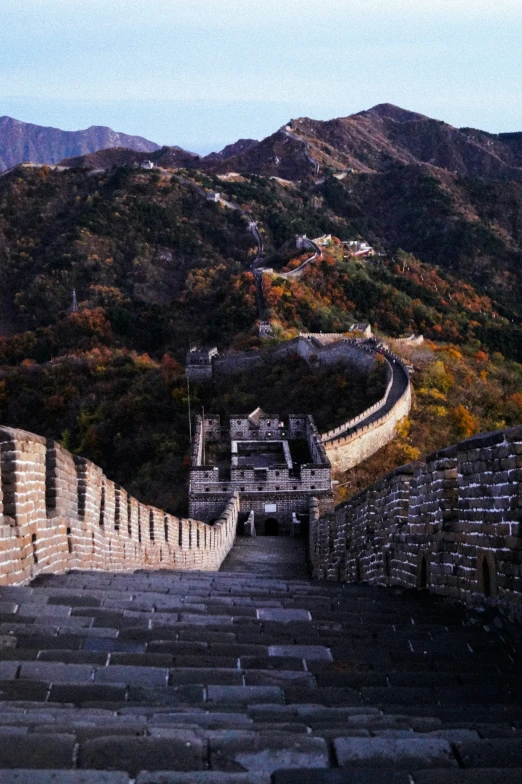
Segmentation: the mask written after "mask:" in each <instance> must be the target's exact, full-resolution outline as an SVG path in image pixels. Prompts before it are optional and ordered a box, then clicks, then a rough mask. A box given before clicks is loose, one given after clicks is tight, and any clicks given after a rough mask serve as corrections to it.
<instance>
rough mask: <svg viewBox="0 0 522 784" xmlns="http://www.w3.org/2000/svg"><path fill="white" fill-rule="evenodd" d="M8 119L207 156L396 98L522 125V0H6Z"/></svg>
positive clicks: (470, 119)
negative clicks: (304, 120)
mask: <svg viewBox="0 0 522 784" xmlns="http://www.w3.org/2000/svg"><path fill="white" fill-rule="evenodd" d="M0 30H1V39H0V41H1V43H0V115H2V114H9V115H11V116H14V117H16V118H18V119H20V120H25V121H26V122H35V123H38V124H42V125H56V126H59V127H61V128H64V129H67V130H73V129H77V128H82V127H86V126H88V125H110V126H111V127H113V128H114V129H115V130H118V131H125V132H127V133H135V134H140V135H142V136H146V137H148V138H150V139H153V140H154V141H156V142H158V143H160V144H179V145H181V146H182V147H185V148H187V149H191V150H194V151H195V152H207V151H210V150H211V149H217V148H221V147H222V146H224V145H225V144H227V143H229V142H231V141H235V140H236V139H237V138H239V137H252V138H261V137H263V136H265V135H267V134H269V133H271V132H273V131H274V130H276V129H277V128H278V127H279V126H280V125H282V124H283V122H285V121H287V120H288V119H290V118H291V117H298V116H302V115H308V116H311V117H314V118H317V119H328V118H331V117H338V116H345V115H348V114H352V113H354V112H357V111H360V110H362V109H367V108H370V107H371V106H373V105H375V104H376V103H383V102H390V103H395V104H398V105H399V106H403V107H405V108H408V109H412V110H414V111H418V112H422V113H424V114H428V115H430V116H432V117H436V118H438V119H443V120H446V121H447V122H450V123H452V124H453V125H458V126H464V125H469V126H474V127H480V128H484V129H485V130H489V131H509V130H521V131H522V100H521V82H522V79H521V77H522V45H521V41H522V1H521V0H451V1H450V0H387V2H384V0H0Z"/></svg>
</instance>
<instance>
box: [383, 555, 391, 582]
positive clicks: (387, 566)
mask: <svg viewBox="0 0 522 784" xmlns="http://www.w3.org/2000/svg"><path fill="white" fill-rule="evenodd" d="M384 576H385V577H388V578H389V577H391V553H390V551H389V550H388V549H386V550H385V551H384Z"/></svg>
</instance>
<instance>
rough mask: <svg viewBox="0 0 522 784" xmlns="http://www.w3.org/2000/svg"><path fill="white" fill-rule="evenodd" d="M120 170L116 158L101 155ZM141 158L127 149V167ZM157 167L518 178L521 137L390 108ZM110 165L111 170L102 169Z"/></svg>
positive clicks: (300, 125) (159, 159)
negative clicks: (418, 170) (401, 170)
mask: <svg viewBox="0 0 522 784" xmlns="http://www.w3.org/2000/svg"><path fill="white" fill-rule="evenodd" d="M105 158H106V159H107V161H108V163H109V165H110V163H111V161H112V165H121V164H120V163H119V161H120V160H121V154H118V153H113V154H112V155H111V154H108V155H107V156H105ZM141 160H143V156H142V155H140V154H139V153H138V152H132V151H129V152H128V154H127V156H126V162H128V163H140V162H141ZM151 160H153V162H155V163H156V164H157V165H158V166H163V167H165V168H168V167H169V166H183V167H187V168H196V169H202V170H206V171H209V172H212V173H214V174H226V173H230V172H238V173H240V174H258V175H262V176H277V177H281V178H284V179H290V180H302V179H306V178H309V177H312V176H314V175H318V173H320V174H328V173H333V172H345V171H347V170H350V169H353V170H355V171H356V172H358V173H379V172H381V173H382V172H385V171H387V170H388V169H389V168H390V166H392V165H393V164H397V163H400V164H405V165H421V166H428V167H435V168H437V169H443V170H446V171H448V172H451V173H453V174H457V175H461V176H472V177H483V178H486V179H493V180H503V181H506V180H517V181H522V133H520V134H517V133H506V134H491V133H489V132H487V131H482V130H480V129H472V128H456V127H454V126H452V125H449V124H448V123H446V122H444V121H443V120H437V119H433V118H431V117H427V116H426V115H424V114H420V113H418V112H413V111H410V110H408V109H403V108H401V107H399V106H394V105H393V104H389V103H382V104H377V105H376V106H374V107H372V108H371V109H367V110H363V111H361V112H358V113H356V114H352V115H349V116H347V117H338V118H334V119H331V120H313V119H311V118H309V117H300V118H297V119H293V120H290V121H289V123H288V124H287V125H283V126H282V127H281V128H279V129H278V130H276V131H275V132H274V133H272V134H270V135H269V136H267V137H265V138H264V139H262V140H260V141H257V142H256V141H255V140H252V139H240V140H238V141H237V142H235V143H233V144H230V145H227V146H226V147H225V148H224V150H222V151H221V152H215V153H210V155H207V156H198V155H194V154H193V153H188V152H186V151H181V149H180V148H179V147H163V148H161V150H156V151H155V152H154V153H153V154H152V156H151ZM64 164H65V165H75V166H80V167H86V168H96V153H95V154H94V157H93V155H92V154H87V155H83V156H77V157H75V158H74V159H73V160H69V159H67V160H65V161H64ZM108 167H109V166H108Z"/></svg>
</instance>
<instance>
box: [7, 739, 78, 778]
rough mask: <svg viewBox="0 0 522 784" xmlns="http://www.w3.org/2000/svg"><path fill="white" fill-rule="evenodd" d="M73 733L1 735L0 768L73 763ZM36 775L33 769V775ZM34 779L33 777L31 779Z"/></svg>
mask: <svg viewBox="0 0 522 784" xmlns="http://www.w3.org/2000/svg"><path fill="white" fill-rule="evenodd" d="M75 743H76V739H75V737H74V735H60V734H58V733H56V734H49V735H45V734H42V735H25V736H24V738H23V742H20V739H19V738H18V737H17V736H16V735H3V734H2V736H1V741H0V768H22V767H24V768H33V769H34V768H37V769H41V768H43V769H45V768H68V767H72V764H73V751H74V746H75ZM35 775H38V774H35V773H34V771H33V776H35ZM33 780H34V779H33Z"/></svg>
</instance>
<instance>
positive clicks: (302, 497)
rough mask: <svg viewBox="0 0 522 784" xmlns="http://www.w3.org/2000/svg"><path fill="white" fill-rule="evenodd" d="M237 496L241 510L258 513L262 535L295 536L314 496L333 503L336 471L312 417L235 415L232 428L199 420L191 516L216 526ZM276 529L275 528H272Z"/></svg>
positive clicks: (216, 420) (213, 418) (258, 411)
mask: <svg viewBox="0 0 522 784" xmlns="http://www.w3.org/2000/svg"><path fill="white" fill-rule="evenodd" d="M234 492H237V493H238V494H239V499H240V512H241V514H242V515H246V516H247V517H248V516H249V515H250V513H251V512H254V518H255V531H256V533H259V534H263V533H266V531H267V527H268V528H270V525H269V526H267V521H269V520H270V521H271V525H272V529H273V532H274V533H275V532H277V533H290V532H291V531H292V530H293V527H295V526H296V525H297V524H298V521H301V522H305V520H304V518H305V517H307V515H308V510H309V503H310V498H312V497H316V498H318V499H319V501H320V503H321V505H322V506H323V507H324V508H325V509H326V508H329V507H330V506H331V503H332V470H331V465H330V461H329V459H328V457H327V454H326V450H325V448H324V445H323V443H322V441H321V437H320V434H319V433H318V431H317V428H316V426H315V424H314V421H313V418H312V417H311V416H309V415H304V414H303V415H297V414H291V415H289V416H288V418H287V419H286V420H282V419H281V417H280V416H279V415H278V414H265V413H264V412H263V411H262V410H261V409H259V408H258V409H256V410H255V411H253V412H252V413H251V414H249V415H244V414H239V415H237V414H234V415H232V416H231V417H230V420H229V422H228V425H227V426H226V427H222V426H221V420H220V418H219V417H218V416H205V417H204V418H203V417H202V416H199V417H198V418H197V421H196V428H195V437H194V444H193V449H192V468H191V473H190V490H189V504H190V515H191V516H192V515H194V516H196V517H198V519H202V520H204V521H205V522H211V521H212V520H213V519H215V518H216V517H217V516H218V515H219V514H220V513H221V511H222V509H223V505H224V503H225V502H226V499H227V497H228V496H229V495H230V494H231V493H234ZM272 529H271V530H272Z"/></svg>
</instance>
